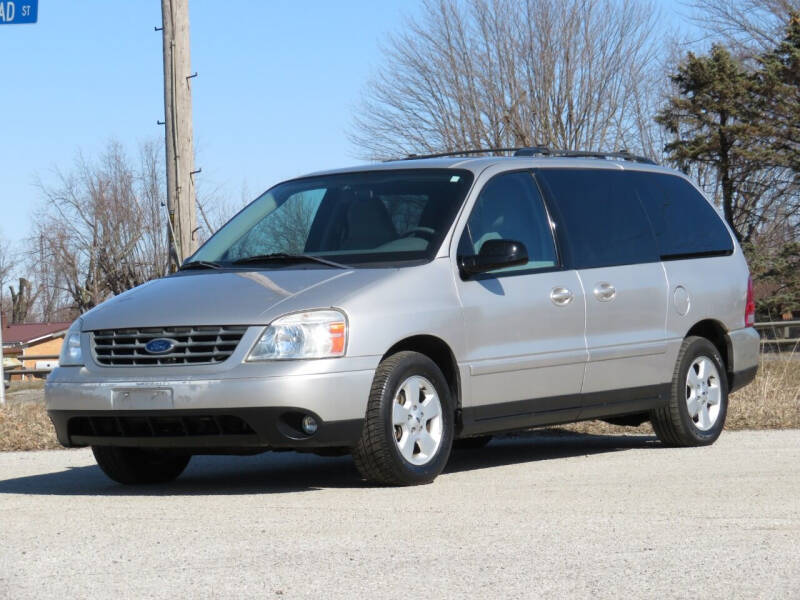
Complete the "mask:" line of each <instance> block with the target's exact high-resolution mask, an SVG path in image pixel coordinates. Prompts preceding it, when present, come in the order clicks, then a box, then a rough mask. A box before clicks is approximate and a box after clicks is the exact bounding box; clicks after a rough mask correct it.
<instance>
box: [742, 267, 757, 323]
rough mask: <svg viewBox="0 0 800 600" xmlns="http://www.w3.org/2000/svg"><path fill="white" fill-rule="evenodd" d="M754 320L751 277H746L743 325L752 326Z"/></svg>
mask: <svg viewBox="0 0 800 600" xmlns="http://www.w3.org/2000/svg"><path fill="white" fill-rule="evenodd" d="M755 322H756V301H755V299H754V298H753V278H752V277H750V276H748V277H747V302H746V303H745V305H744V326H745V327H752V326H753V325H754V324H755Z"/></svg>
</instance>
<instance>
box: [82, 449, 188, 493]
mask: <svg viewBox="0 0 800 600" xmlns="http://www.w3.org/2000/svg"><path fill="white" fill-rule="evenodd" d="M92 452H93V453H94V458H95V460H96V461H97V464H98V465H99V466H100V468H101V469H102V470H103V473H105V474H106V475H108V477H109V478H111V479H113V480H114V481H116V482H117V483H123V484H126V485H137V484H145V483H167V482H169V481H174V480H175V479H177V478H178V476H179V475H180V474H181V473H183V470H184V469H185V468H186V465H188V464H189V460H190V459H191V458H192V455H191V454H179V453H174V452H169V451H168V450H157V449H154V450H149V449H142V448H122V447H117V446H92Z"/></svg>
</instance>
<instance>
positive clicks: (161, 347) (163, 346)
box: [144, 338, 176, 354]
mask: <svg viewBox="0 0 800 600" xmlns="http://www.w3.org/2000/svg"><path fill="white" fill-rule="evenodd" d="M175 344H176V342H175V340H168V339H167V338H156V339H154V340H150V341H149V342H147V343H146V344H145V346H144V349H145V351H147V353H148V354H166V353H167V352H171V351H172V350H174V349H175Z"/></svg>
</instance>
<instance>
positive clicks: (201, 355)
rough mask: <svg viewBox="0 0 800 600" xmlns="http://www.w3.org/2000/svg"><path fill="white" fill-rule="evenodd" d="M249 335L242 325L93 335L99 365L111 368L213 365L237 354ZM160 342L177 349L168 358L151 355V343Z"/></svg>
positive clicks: (99, 332) (109, 331) (126, 330)
mask: <svg viewBox="0 0 800 600" xmlns="http://www.w3.org/2000/svg"><path fill="white" fill-rule="evenodd" d="M245 331H247V326H239V325H229V326H206V327H148V328H143V329H104V330H99V331H93V332H92V346H93V348H94V357H95V360H96V361H97V363H98V364H100V365H105V366H109V367H111V366H113V367H134V366H148V365H150V366H152V365H187V364H192V365H201V364H213V363H220V362H222V361H224V360H227V359H228V357H229V356H230V355H231V354H233V351H234V350H236V346H237V345H238V344H239V341H240V340H241V339H242V336H243V335H244V332H245ZM159 338H164V339H168V340H170V341H172V342H174V347H173V348H172V349H171V350H170V351H169V352H166V353H164V354H152V353H149V352H147V350H145V346H146V345H147V343H148V342H151V341H153V340H156V339H159Z"/></svg>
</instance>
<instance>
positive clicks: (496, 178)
mask: <svg viewBox="0 0 800 600" xmlns="http://www.w3.org/2000/svg"><path fill="white" fill-rule="evenodd" d="M754 314H755V306H754V303H753V297H752V288H751V285H750V278H749V272H748V267H747V264H746V262H745V258H744V256H743V255H742V250H741V248H740V247H739V245H738V244H737V242H736V239H735V238H734V236H733V235H732V234H731V231H730V229H729V228H728V227H727V226H726V224H725V222H724V220H723V219H722V218H720V216H719V214H718V213H717V211H716V210H715V209H714V207H713V206H712V204H710V203H709V201H708V200H707V199H706V198H704V197H703V195H702V194H701V193H700V192H699V191H698V189H697V188H696V187H695V186H694V185H693V184H692V183H691V181H689V180H688V179H687V178H686V177H685V176H684V175H683V174H681V173H678V172H676V171H673V170H670V169H666V168H663V167H659V166H657V165H654V164H652V163H650V162H649V161H647V160H645V159H639V158H637V157H633V156H630V155H627V154H596V155H595V154H592V153H567V152H562V153H554V152H545V151H544V150H542V149H521V150H519V151H518V152H517V153H516V155H515V156H513V157H510V156H509V157H497V156H491V157H485V156H484V157H468V156H464V155H463V153H462V156H457V157H433V158H424V157H420V158H415V159H413V160H400V161H393V162H387V163H383V164H378V165H373V166H367V167H358V168H353V169H345V170H339V171H331V172H325V173H319V174H314V175H310V176H307V177H301V178H298V179H293V180H290V181H286V182H284V183H280V184H278V185H276V186H275V187H273V188H271V189H270V190H268V191H267V192H265V193H264V194H263V195H261V196H260V197H258V198H257V199H256V200H255V201H254V202H252V203H251V204H250V205H248V206H247V207H246V208H244V209H243V210H242V211H241V212H240V213H239V214H237V215H236V216H235V217H234V218H233V219H231V220H230V221H229V222H228V223H227V224H226V225H225V226H224V227H222V228H221V229H220V230H219V231H218V232H217V233H216V234H215V235H214V236H213V237H211V238H210V239H209V240H208V241H207V242H206V243H205V244H204V245H203V246H202V247H201V248H200V249H199V250H198V251H197V252H196V253H195V254H194V255H193V256H192V257H191V258H189V259H188V260H187V261H186V262H185V263H184V264H183V266H182V268H181V269H180V271H179V272H177V273H175V274H173V275H170V276H169V277H165V278H163V279H159V280H156V281H151V282H149V283H146V284H144V285H142V286H139V287H137V288H135V289H133V290H130V291H128V292H126V293H124V294H121V295H119V296H116V297H114V298H112V299H110V300H108V301H107V302H105V303H103V304H101V305H100V306H98V307H96V308H94V309H93V310H91V311H89V312H88V313H86V314H84V315H83V316H82V317H80V318H79V319H78V320H77V321H76V322H75V323H74V324H73V325H72V327H71V328H70V330H69V332H68V334H67V337H66V339H65V343H64V348H63V352H62V355H61V359H60V366H59V367H58V368H57V369H56V370H55V371H53V373H52V374H51V375H50V377H49V378H48V381H47V387H46V397H47V408H48V412H49V415H50V417H51V419H52V421H53V423H54V425H55V428H56V431H57V434H58V438H59V440H60V442H61V443H62V444H63V445H64V446H69V447H74V446H91V447H92V450H93V452H94V455H95V458H96V459H97V462H98V464H99V465H100V467H101V468H102V469H103V471H104V472H105V473H106V474H107V475H108V476H109V477H111V478H112V479H114V480H115V481H118V482H120V483H125V484H140V483H152V482H165V481H170V480H173V479H174V478H176V477H178V475H180V473H181V472H182V471H183V470H184V469H185V467H186V465H187V464H188V462H189V460H190V458H191V456H192V455H194V454H212V453H213V454H218V453H227V454H247V453H254V452H260V451H265V450H280V449H294V450H297V451H312V452H318V453H321V454H335V453H338V452H350V453H352V455H353V457H354V459H355V463H356V466H357V467H358V469H359V471H360V472H361V474H362V475H363V476H364V477H365V478H366V479H367V480H369V481H373V482H377V483H382V484H396V485H404V484H416V483H425V482H429V481H432V480H433V479H434V478H435V477H436V476H437V475H438V474H439V473H440V472H441V471H442V469H443V468H444V467H445V465H446V463H447V460H448V457H449V455H450V451H451V448H452V447H453V445H454V444H455V445H456V446H458V445H463V446H471V447H480V446H481V445H483V444H485V443H486V442H487V441H488V440H489V439H490V436H491V435H492V434H496V433H501V432H508V431H513V430H519V429H526V428H531V427H536V426H541V425H550V424H558V423H569V422H573V421H578V420H586V419H604V420H606V421H609V422H612V423H617V424H623V425H626V424H627V425H638V424H640V423H642V422H644V421H647V420H649V421H650V422H651V423H652V425H653V428H654V430H655V432H656V434H657V435H658V437H659V439H660V440H661V441H662V442H663V443H664V444H667V445H672V446H700V445H705V444H711V443H713V442H714V441H715V440H716V439H717V437H718V436H719V435H720V432H721V430H722V428H723V425H724V423H725V416H726V411H727V406H728V394H729V393H730V392H732V391H734V390H736V389H738V388H740V387H741V386H744V385H746V384H747V383H749V382H750V381H751V380H752V379H753V378H754V377H755V373H756V368H757V364H758V350H759V338H758V335H757V333H756V332H755V330H754V329H753V328H752V325H753V321H754Z"/></svg>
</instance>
